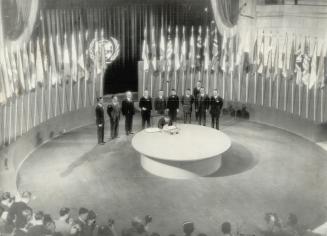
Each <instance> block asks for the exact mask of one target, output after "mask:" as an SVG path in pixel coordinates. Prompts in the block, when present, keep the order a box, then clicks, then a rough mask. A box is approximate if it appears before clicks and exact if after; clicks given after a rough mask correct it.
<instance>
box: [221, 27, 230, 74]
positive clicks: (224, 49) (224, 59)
mask: <svg viewBox="0 0 327 236" xmlns="http://www.w3.org/2000/svg"><path fill="white" fill-rule="evenodd" d="M227 54H228V42H227V37H226V34H225V32H224V34H223V43H222V59H221V62H220V67H221V70H222V71H223V72H226V66H227V65H226V64H227V56H228V55H227Z"/></svg>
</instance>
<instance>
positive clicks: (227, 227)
mask: <svg viewBox="0 0 327 236" xmlns="http://www.w3.org/2000/svg"><path fill="white" fill-rule="evenodd" d="M231 231H232V226H231V224H230V223H229V222H224V223H222V225H221V232H222V233H223V234H230V233H231Z"/></svg>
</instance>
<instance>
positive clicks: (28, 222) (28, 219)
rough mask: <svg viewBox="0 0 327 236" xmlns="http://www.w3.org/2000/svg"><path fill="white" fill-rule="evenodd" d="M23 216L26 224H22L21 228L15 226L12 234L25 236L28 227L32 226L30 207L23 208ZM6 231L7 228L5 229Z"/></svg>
mask: <svg viewBox="0 0 327 236" xmlns="http://www.w3.org/2000/svg"><path fill="white" fill-rule="evenodd" d="M23 217H25V222H26V224H25V225H24V227H21V228H15V229H14V230H13V234H12V235H13V236H27V232H28V230H29V229H30V227H31V226H32V224H31V221H32V218H33V212H32V210H31V209H29V208H26V209H25V210H23ZM6 231H8V230H6Z"/></svg>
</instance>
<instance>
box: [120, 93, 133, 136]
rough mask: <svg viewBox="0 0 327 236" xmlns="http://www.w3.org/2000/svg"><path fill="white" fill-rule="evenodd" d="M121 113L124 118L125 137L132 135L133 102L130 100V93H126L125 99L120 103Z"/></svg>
mask: <svg viewBox="0 0 327 236" xmlns="http://www.w3.org/2000/svg"><path fill="white" fill-rule="evenodd" d="M121 111H122V113H123V115H124V116H125V131H126V135H129V134H132V133H133V132H132V128H133V116H134V114H135V107H134V102H133V100H132V93H131V92H130V91H127V92H126V99H124V100H123V102H122V106H121Z"/></svg>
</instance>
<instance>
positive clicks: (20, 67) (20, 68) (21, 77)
mask: <svg viewBox="0 0 327 236" xmlns="http://www.w3.org/2000/svg"><path fill="white" fill-rule="evenodd" d="M16 50H17V54H16V55H17V69H18V77H19V84H20V88H21V89H22V91H21V92H22V93H23V92H25V91H26V90H25V89H26V87H25V79H24V71H23V63H22V56H21V52H20V48H19V47H17V49H16Z"/></svg>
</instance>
